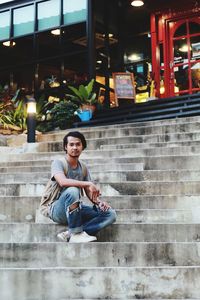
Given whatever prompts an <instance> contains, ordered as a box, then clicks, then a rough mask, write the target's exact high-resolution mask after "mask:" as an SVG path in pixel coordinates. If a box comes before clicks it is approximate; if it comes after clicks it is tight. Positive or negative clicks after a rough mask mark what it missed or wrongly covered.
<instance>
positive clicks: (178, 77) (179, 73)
mask: <svg viewBox="0 0 200 300" xmlns="http://www.w3.org/2000/svg"><path fill="white" fill-rule="evenodd" d="M174 74H175V82H176V85H177V87H178V88H179V91H180V92H181V91H184V90H188V89H189V77H188V65H187V64H186V65H182V66H179V67H176V68H175V70H174Z"/></svg>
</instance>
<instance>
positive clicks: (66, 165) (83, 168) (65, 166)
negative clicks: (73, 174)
mask: <svg viewBox="0 0 200 300" xmlns="http://www.w3.org/2000/svg"><path fill="white" fill-rule="evenodd" d="M59 160H60V161H61V162H62V164H63V167H64V173H65V176H67V172H68V163H67V160H66V158H65V157H62V158H59ZM79 163H80V166H81V170H82V174H83V177H84V178H85V177H86V176H87V174H88V171H87V167H86V164H85V163H84V162H82V161H80V160H79Z"/></svg>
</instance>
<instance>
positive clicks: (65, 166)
mask: <svg viewBox="0 0 200 300" xmlns="http://www.w3.org/2000/svg"><path fill="white" fill-rule="evenodd" d="M59 160H60V161H61V162H62V164H63V167H64V173H65V176H67V172H68V163H67V160H66V158H65V157H62V158H59Z"/></svg>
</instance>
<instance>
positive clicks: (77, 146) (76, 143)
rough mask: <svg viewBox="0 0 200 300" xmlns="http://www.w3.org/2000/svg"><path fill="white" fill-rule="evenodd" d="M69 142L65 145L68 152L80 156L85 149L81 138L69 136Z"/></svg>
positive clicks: (70, 154)
mask: <svg viewBox="0 0 200 300" xmlns="http://www.w3.org/2000/svg"><path fill="white" fill-rule="evenodd" d="M67 140H68V143H67V145H65V150H66V152H67V154H68V155H69V156H71V157H79V156H80V154H81V152H82V151H83V145H82V142H81V140H79V139H78V138H75V137H73V136H68V138H67Z"/></svg>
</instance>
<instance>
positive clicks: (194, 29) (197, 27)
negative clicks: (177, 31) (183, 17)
mask: <svg viewBox="0 0 200 300" xmlns="http://www.w3.org/2000/svg"><path fill="white" fill-rule="evenodd" d="M198 21H199V23H200V18H198ZM199 23H195V22H189V31H190V34H195V33H199V32H200V24H199Z"/></svg>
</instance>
